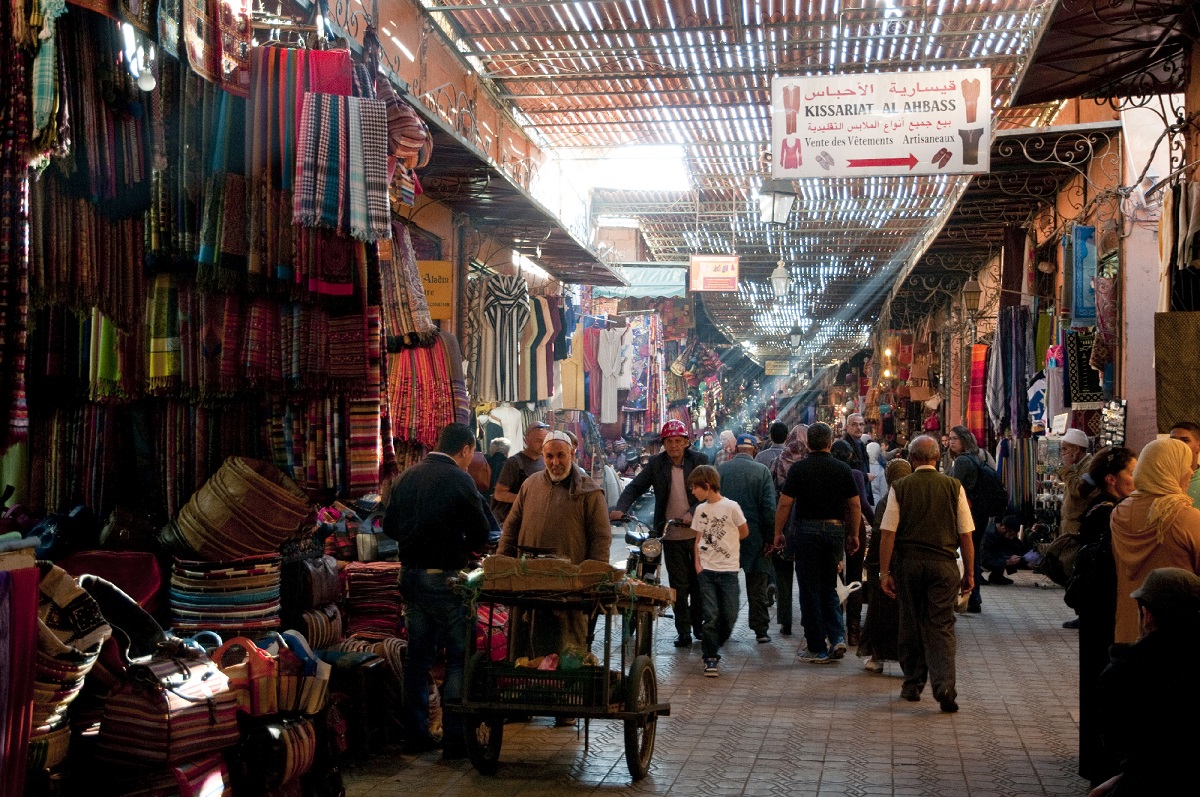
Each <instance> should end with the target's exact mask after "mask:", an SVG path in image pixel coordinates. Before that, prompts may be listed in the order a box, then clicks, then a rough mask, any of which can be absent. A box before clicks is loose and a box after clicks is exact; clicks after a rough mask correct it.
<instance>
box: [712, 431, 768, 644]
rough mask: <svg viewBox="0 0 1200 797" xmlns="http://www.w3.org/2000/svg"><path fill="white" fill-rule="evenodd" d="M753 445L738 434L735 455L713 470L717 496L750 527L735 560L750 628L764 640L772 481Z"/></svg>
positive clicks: (755, 443) (752, 440)
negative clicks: (732, 504) (718, 483)
mask: <svg viewBox="0 0 1200 797" xmlns="http://www.w3.org/2000/svg"><path fill="white" fill-rule="evenodd" d="M757 447H758V440H757V439H756V438H755V437H754V435H752V434H742V435H738V438H737V454H736V455H735V456H734V458H733V459H731V460H729V461H728V462H726V463H724V464H723V465H721V467H719V468H717V472H718V473H720V475H721V495H723V496H724V497H726V498H728V499H730V500H731V501H736V502H737V504H738V506H740V507H741V508H742V514H743V515H745V516H746V524H747V525H748V526H749V527H750V534H749V536H747V537H746V539H744V540H742V543H741V550H740V556H739V560H740V562H741V565H742V571H743V572H744V573H745V574H746V603H747V604H749V613H750V617H749V622H750V628H751V630H753V631H754V636H755V637H756V638H757V639H758V641H759V642H760V643H764V642H770V641H771V636H770V635H769V634H768V633H767V630H768V629H769V628H770V625H771V614H770V611H769V609H768V608H767V605H768V600H767V586H768V585H769V584H770V582H771V563H770V562H769V561H767V557H766V554H765V553H764V551H765V548H766V542H767V540H768V539H770V540H774V531H775V527H774V523H775V481H774V479H772V478H771V469H770V468H768V467H767V466H766V465H764V464H762V463H761V462H755V461H754V453H755V451H756V450H757Z"/></svg>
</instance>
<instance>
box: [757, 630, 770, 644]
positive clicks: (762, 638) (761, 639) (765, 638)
mask: <svg viewBox="0 0 1200 797" xmlns="http://www.w3.org/2000/svg"><path fill="white" fill-rule="evenodd" d="M757 639H758V644H760V645H764V644H766V643H767V642H770V641H771V635H770V634H768V633H767V632H766V631H764V632H762V633H761V634H759V635H758V637H757Z"/></svg>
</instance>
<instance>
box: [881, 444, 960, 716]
mask: <svg viewBox="0 0 1200 797" xmlns="http://www.w3.org/2000/svg"><path fill="white" fill-rule="evenodd" d="M908 455H909V456H908V458H909V461H910V462H912V465H913V468H915V470H914V471H913V473H912V475H911V476H909V477H907V478H905V479H902V480H900V481H898V482H896V484H895V485H894V486H892V487H891V489H889V491H888V502H887V511H886V512H885V513H884V516H883V520H882V521H881V522H880V544H879V578H880V587H881V588H882V589H883V591H884V592H885V593H886V594H887V595H888V596H889V597H891V598H895V599H896V600H897V601H898V602H899V604H900V637H899V649H900V668H901V669H902V670H904V686H903V687H902V688H901V689H900V696H901V697H902V698H904V699H905V700H910V701H913V702H915V701H917V700H920V699H921V690H923V689H924V688H925V681H926V680H929V681H931V682H932V686H933V697H934V699H935V700H937V701H938V703H939V704H940V705H941V709H942V711H945V712H948V713H952V712H955V711H958V702H957V698H958V692H957V690H956V689H955V683H954V676H955V673H954V653H955V639H954V604H955V603H956V602H957V600H958V596H959V593H960V592H963V593H969V592H970V591H971V590H972V588H974V586H975V551H974V549H973V548H972V546H971V532H972V531H974V530H975V523H974V521H972V519H971V507H970V505H969V504H968V503H967V496H966V493H965V492H964V490H963V488H962V484H961V483H960V482H959V481H958V479H955V478H952V477H950V476H945V475H943V474H941V473H938V471H937V462H938V457H939V456H940V451H939V448H938V444H937V441H936V440H934V439H933V438H932V437H928V436H926V435H921V436H920V437H918V438H917V439H916V440H913V441H912V443H911V444H910V445H909V447H908ZM959 550H961V551H962V559H963V573H962V576H961V577H960V576H959V572H958V565H957V563H956V559H957V558H958V556H957V554H958V551H959ZM893 552H894V553H895V556H894V557H893Z"/></svg>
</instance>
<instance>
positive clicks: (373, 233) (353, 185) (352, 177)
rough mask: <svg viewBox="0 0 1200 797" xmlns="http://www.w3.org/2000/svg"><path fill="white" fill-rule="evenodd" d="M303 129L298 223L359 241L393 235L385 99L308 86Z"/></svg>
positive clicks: (298, 168) (299, 151)
mask: <svg viewBox="0 0 1200 797" xmlns="http://www.w3.org/2000/svg"><path fill="white" fill-rule="evenodd" d="M298 132H299V139H298V142H297V148H296V186H295V192H294V194H293V197H292V215H293V220H294V221H295V223H296V224H302V225H305V226H308V227H328V228H330V229H332V230H336V231H337V232H338V233H339V234H341V235H346V236H349V237H353V238H356V239H358V240H360V241H376V240H378V239H380V238H387V237H389V236H390V235H391V234H392V233H391V225H390V224H389V221H390V216H389V210H388V199H387V154H386V141H387V110H386V109H385V107H384V104H383V103H382V102H380V101H379V100H368V99H360V98H358V97H343V96H335V95H329V94H317V93H313V92H309V93H307V94H305V95H304V103H303V110H302V112H301V117H300V128H299V131H298Z"/></svg>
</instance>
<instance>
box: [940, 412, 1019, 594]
mask: <svg viewBox="0 0 1200 797" xmlns="http://www.w3.org/2000/svg"><path fill="white" fill-rule="evenodd" d="M949 437H950V453H952V454H953V455H954V465H952V466H951V468H950V475H951V476H953V477H954V478H956V479H958V480H959V481H960V482H962V486H963V490H964V491H965V492H966V494H967V501H968V502H969V503H970V505H971V519H972V520H974V521H975V531H974V532H972V535H973V536H972V540H971V541H972V543H973V544H974V548H975V550H979V548H980V547H981V546H982V544H983V535H984V534H985V533H987V528H988V523H989V522H990V521H991V519H992V518H994V517H996V516H998V515H1003V514H1004V513H1005V512H1006V511H1007V510H1008V491H1007V490H1005V489H1004V483H1003V482H1002V481H1001V480H1000V474H999V473H997V472H996V460H995V459H993V458H992V456H991V455H990V454H988V453H987V452H986V451H983V450H982V449H980V448H979V444H978V443H977V442H976V441H975V435H974V434H972V433H971V430H970V429H968V428H967V427H965V426H955V427H954V428H952V429H951V430H950V435H949ZM982 576H983V565H982V563H981V562H980V561H979V559H978V558H976V559H975V584H974V589H972V590H971V597H970V599H968V601H967V611H968V612H971V613H972V614H979V613H980V612H982V611H983V596H982V595H981V590H980V582H981V581H982V580H983V579H982Z"/></svg>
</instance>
